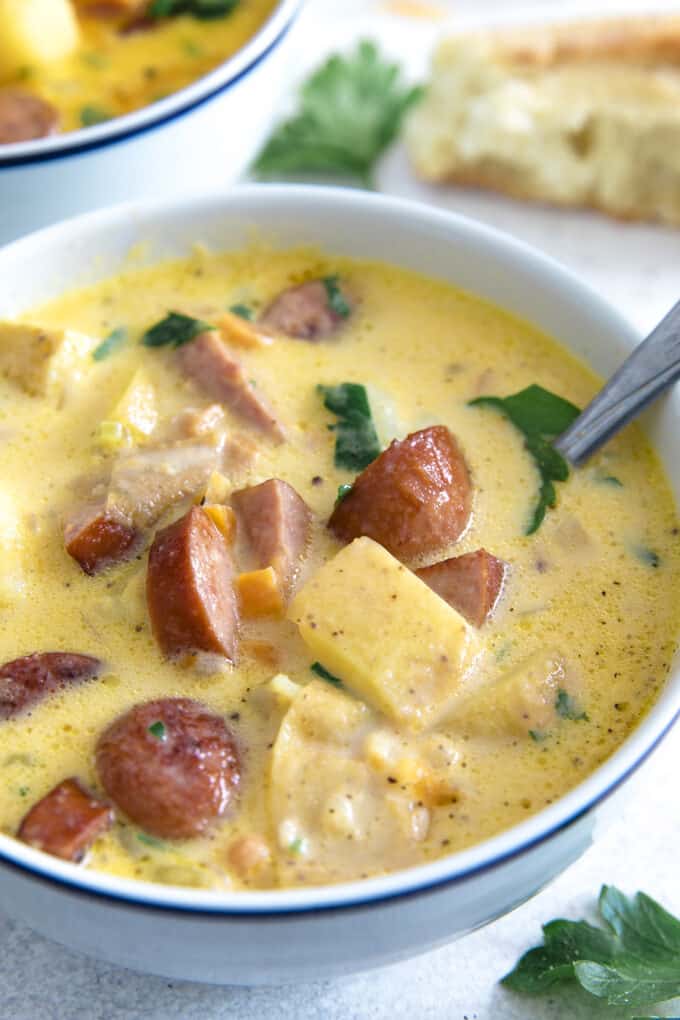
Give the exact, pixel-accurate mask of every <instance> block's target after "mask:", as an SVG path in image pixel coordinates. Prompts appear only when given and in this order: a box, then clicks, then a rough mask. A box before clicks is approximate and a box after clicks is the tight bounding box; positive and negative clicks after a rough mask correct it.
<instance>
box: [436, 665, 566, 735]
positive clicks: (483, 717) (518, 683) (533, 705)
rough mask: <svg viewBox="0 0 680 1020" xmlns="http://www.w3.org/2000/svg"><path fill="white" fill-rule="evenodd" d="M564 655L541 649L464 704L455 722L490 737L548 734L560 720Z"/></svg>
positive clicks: (476, 733) (564, 678) (564, 672)
mask: <svg viewBox="0 0 680 1020" xmlns="http://www.w3.org/2000/svg"><path fill="white" fill-rule="evenodd" d="M567 686H568V685H567V682H566V669H565V664H564V660H563V658H562V656H561V655H560V654H559V653H558V652H554V651H545V650H542V651H539V652H535V653H534V654H533V655H531V656H529V658H528V659H525V660H524V662H522V663H520V664H519V666H517V667H516V668H515V669H513V670H511V671H510V672H509V673H506V674H505V676H502V677H501V679H500V680H499V681H498V682H497V683H495V684H492V685H490V686H488V687H484V688H482V689H481V690H480V692H479V694H476V695H473V696H472V697H471V698H470V700H469V701H466V702H465V704H463V705H461V706H460V710H459V711H457V712H456V714H455V717H454V719H455V723H456V724H457V726H459V727H460V728H461V729H463V730H464V731H465V732H466V733H470V734H475V735H480V736H490V737H503V736H509V737H526V736H528V735H529V734H530V733H534V734H536V735H537V736H539V735H541V736H542V735H545V734H546V733H547V732H548V731H549V730H550V729H551V728H553V727H554V726H555V725H556V724H557V722H558V721H559V719H558V714H557V698H558V694H559V692H560V690H566V688H567Z"/></svg>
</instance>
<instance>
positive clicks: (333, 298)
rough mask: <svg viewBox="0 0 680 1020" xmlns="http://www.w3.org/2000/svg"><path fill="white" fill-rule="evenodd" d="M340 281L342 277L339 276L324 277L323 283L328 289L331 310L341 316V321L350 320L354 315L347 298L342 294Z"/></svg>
mask: <svg viewBox="0 0 680 1020" xmlns="http://www.w3.org/2000/svg"><path fill="white" fill-rule="evenodd" d="M339 281H340V277H338V276H324V277H323V279H322V281H321V282H322V283H323V285H324V287H325V288H326V295H327V298H328V307H329V308H330V310H331V311H332V312H335V314H336V315H339V316H340V318H341V319H348V318H349V317H350V315H351V314H352V309H351V308H350V306H349V304H348V302H347V298H346V297H345V295H344V294H343V293H342V288H341V287H340V282H339Z"/></svg>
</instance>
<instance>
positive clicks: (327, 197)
mask: <svg viewBox="0 0 680 1020" xmlns="http://www.w3.org/2000/svg"><path fill="white" fill-rule="evenodd" d="M296 203H297V204H298V206H299V212H300V214H301V215H303V216H304V215H305V214H306V215H307V218H308V220H310V219H311V217H312V216H313V215H314V211H315V207H316V208H318V207H323V208H324V209H325V210H326V211H327V212H328V214H329V215H330V214H333V215H335V216H336V217H340V216H348V217H355V218H361V219H362V220H365V218H367V217H368V218H372V219H373V220H374V221H376V225H379V223H380V222H381V221H382V222H383V224H387V225H389V223H390V222H395V223H397V224H401V226H402V228H403V225H404V223H406V222H408V220H409V219H413V218H417V219H418V220H419V221H420V226H422V227H423V228H427V229H428V230H431V231H432V232H434V233H435V234H436V235H438V236H439V237H440V238H441V237H442V236H445V237H447V238H448V239H449V240H450V241H451V243H454V242H455V243H460V244H465V242H466V241H467V242H470V243H473V244H476V245H477V247H478V248H482V249H484V251H485V254H487V255H488V258H489V259H490V260H491V261H494V260H495V261H496V262H498V263H504V264H505V265H507V264H508V263H509V262H512V264H513V265H516V266H517V267H518V269H517V271H518V273H520V274H521V273H525V274H529V275H531V276H532V277H534V278H535V280H536V283H537V284H539V285H540V284H544V285H545V286H547V287H549V288H552V289H553V290H554V289H555V288H556V289H557V290H558V291H559V292H560V293H561V294H562V296H563V297H565V298H566V299H567V300H568V302H569V303H570V304H571V305H573V306H576V305H581V306H582V305H587V306H588V307H589V309H590V312H591V314H592V315H593V317H597V318H598V319H600V320H602V321H603V322H604V323H605V326H606V329H607V330H608V331H609V332H611V334H612V335H616V336H617V337H618V338H619V339H622V340H624V341H625V343H626V345H627V346H628V347H630V348H632V347H633V346H634V345H635V344H636V343H637V342H639V340H640V336H639V334H638V332H637V331H636V330H635V329H634V328H633V327H632V326H631V324H630V323H629V322H628V321H627V320H626V319H624V318H623V317H622V316H621V315H620V313H619V312H617V311H616V310H615V309H614V308H613V307H612V306H610V305H609V304H608V303H607V302H606V301H605V300H604V298H602V297H601V296H600V294H599V293H598V292H596V291H595V290H594V289H591V288H590V287H589V286H588V285H587V284H585V283H584V282H583V281H581V280H580V279H579V278H578V277H577V276H576V275H575V274H574V273H572V272H571V271H570V270H569V269H567V268H565V267H563V266H561V265H560V264H559V263H558V262H556V261H555V260H554V259H552V258H550V257H549V256H547V255H544V254H543V253H542V252H540V251H538V250H537V249H535V248H533V247H532V246H530V245H528V244H526V243H525V242H523V241H521V240H518V239H517V238H515V237H512V236H511V235H508V234H506V233H504V232H502V231H500V230H497V229H496V228H494V227H491V226H488V225H486V224H483V223H479V222H476V221H474V220H472V219H469V218H468V217H465V216H462V215H460V214H458V213H452V212H449V211H447V210H442V209H438V208H434V207H432V206H428V205H425V204H424V203H419V202H413V201H407V200H405V199H401V198H394V197H390V196H385V195H378V194H374V193H366V192H360V191H355V190H353V189H349V188H330V187H328V188H326V187H313V186H308V185H286V184H283V185H281V184H276V185H274V184H266V185H262V184H258V185H245V186H241V187H237V188H232V189H230V190H229V191H227V192H224V191H223V192H218V193H214V194H209V195H199V196H187V197H182V198H180V199H177V198H171V199H163V200H158V201H155V202H153V203H149V202H134V203H125V204H122V205H118V206H113V207H110V208H108V209H104V210H98V211H96V212H93V213H87V214H85V215H82V216H78V217H76V218H74V219H71V220H66V221H65V222H63V223H57V224H55V225H53V226H50V227H47V228H45V229H43V230H40V231H37V232H35V233H33V234H29V235H28V236H27V237H24V238H22V239H19V240H18V241H14V242H12V243H11V244H9V245H7V246H6V247H5V248H3V249H0V279H1V278H2V276H3V265H4V264H7V265H8V266H11V265H12V264H16V263H17V262H19V263H21V262H28V261H29V260H30V258H31V255H32V254H33V253H35V254H36V256H37V257H40V254H41V253H42V254H43V256H44V253H45V251H47V252H48V253H49V252H55V253H56V252H58V251H59V249H60V248H61V247H64V245H73V244H74V242H75V243H77V242H78V240H84V239H87V238H96V239H97V241H98V243H99V244H102V245H103V246H105V244H106V237H107V232H108V234H109V235H111V236H112V237H114V238H115V236H116V234H117V233H118V232H120V231H121V230H126V229H129V225H130V224H131V223H133V224H134V231H135V233H140V232H143V230H144V229H145V226H148V227H150V226H152V225H153V226H155V227H158V226H160V228H161V230H160V235H161V236H162V235H163V231H164V230H168V233H169V232H170V231H171V229H172V228H173V227H176V226H177V225H178V224H179V226H180V229H181V228H182V227H183V225H184V224H185V223H187V224H188V223H191V222H193V221H194V219H200V214H201V213H202V214H206V213H207V212H209V213H210V214H211V215H214V216H215V217H219V216H225V215H228V214H231V213H233V214H236V215H237V216H239V218H240V219H243V213H244V210H245V211H246V214H247V215H253V212H252V207H253V206H257V207H258V215H260V216H265V215H266V211H267V207H268V206H269V207H271V208H275V209H277V208H278V209H281V208H284V209H285V208H286V206H289V207H290V208H291V210H292V208H293V207H295V205H296ZM303 209H304V210H305V213H303ZM328 247H330V246H328ZM397 264H399V260H397ZM430 275H435V274H430ZM467 289H469V288H467ZM666 399H670V398H666ZM676 652H677V649H676ZM674 674H675V677H676V680H677V655H676V664H675V667H674V668H673V669H672V670H671V671H670V672H669V676H668V678H667V680H666V686H665V688H664V689H663V690H662V692H661V695H660V697H659V698H658V699H657V700H656V702H655V703H654V704H653V705H652V706H651V707H650V708H649V710H648V711H647V712H646V714H645V715H644V717H643V718H642V719H641V721H640V722H639V723H638V725H637V726H636V727H635V729H634V730H633V731H632V733H630V734H629V736H628V737H627V738H626V739H625V740H624V741H623V743H622V744H621V745H620V746H619V747H618V748H617V749H616V751H614V753H613V754H612V755H611V756H610V757H609V758H607V759H606V760H605V761H604V762H603V763H601V764H600V765H599V766H598V767H597V768H596V769H595V770H594V771H593V772H591V773H590V774H589V775H588V776H586V777H585V778H584V779H583V780H582V781H581V782H580V783H579V784H577V785H576V786H575V787H573V788H572V789H571V790H568V791H567V792H566V793H565V794H563V795H562V796H561V797H558V798H557V800H556V801H555V802H554V803H553V804H551V805H549V806H548V807H546V808H543V809H542V810H541V811H538V812H536V813H535V814H533V815H532V816H531V817H529V818H528V819H526V820H525V821H523V822H520V823H518V824H516V825H514V826H512V827H510V828H508V829H505V830H503V831H502V832H500V833H499V834H497V835H495V836H493V837H491V838H489V839H486V840H483V841H482V842H480V843H477V844H475V845H473V846H472V847H469V848H467V849H465V850H461V851H457V852H455V853H452V854H449V855H446V856H444V857H440V858H437V859H436V860H434V861H431V862H428V863H427V864H421V865H417V866H415V867H411V868H407V869H401V870H399V871H396V872H391V873H389V874H387V875H380V876H377V877H372V878H368V879H363V880H358V881H352V882H343V883H338V884H335V885H325V886H311V887H308V888H305V889H292V890H291V889H274V890H267V891H263V892H241V891H239V892H227V891H221V890H196V889H186V888H182V887H178V886H164V885H160V884H157V883H151V882H144V881H139V880H136V879H124V878H120V877H117V876H111V875H107V874H106V873H104V872H97V871H89V870H86V869H82V868H81V867H79V866H78V865H75V864H71V863H68V862H64V861H60V860H58V859H57V858H53V857H50V856H49V855H47V854H45V853H42V852H41V851H39V850H36V849H34V848H33V847H29V846H26V845H24V844H22V843H21V842H19V841H18V840H16V839H14V838H13V837H11V836H8V835H5V834H0V867H4V868H8V869H12V870H14V871H15V872H16V874H17V875H21V876H23V877H24V878H27V879H28V880H34V881H39V882H43V883H47V884H48V885H50V886H54V885H56V886H59V887H61V889H62V890H63V891H66V892H67V893H69V894H73V895H81V896H87V897H90V898H92V897H94V898H95V899H98V900H100V901H108V902H109V903H113V904H115V905H116V906H118V907H123V908H125V907H127V908H130V909H140V908H142V909H147V910H151V911H161V912H163V913H174V914H185V915H186V914H190V915H192V917H193V918H196V919H198V918H200V917H204V918H222V919H228V918H230V917H231V918H238V919H239V920H242V919H243V920H247V919H249V918H250V919H257V918H260V919H262V918H266V917H270V918H277V919H286V918H288V919H294V918H296V917H300V916H301V915H305V914H308V913H327V912H335V911H341V910H344V911H347V910H350V911H352V910H360V909H365V908H370V907H373V906H375V905H376V904H381V903H386V902H396V901H399V900H403V899H407V898H411V897H414V896H420V895H424V894H427V893H436V891H437V890H439V889H442V888H445V887H448V886H452V885H455V884H458V883H461V882H464V881H468V880H471V879H474V878H475V877H477V876H481V875H483V874H485V873H486V872H489V871H493V870H494V869H497V868H499V867H501V866H502V865H504V864H506V863H508V862H510V861H512V860H513V859H517V858H520V857H521V856H523V855H524V854H526V853H528V852H530V851H531V850H532V849H534V848H537V847H539V846H540V845H542V844H544V843H547V842H548V841H550V840H552V839H553V838H554V837H556V836H557V835H559V834H560V833H561V832H563V831H565V830H567V829H569V828H570V827H571V826H573V825H575V824H576V823H577V822H578V821H579V820H580V819H582V818H583V817H584V816H585V815H586V814H588V813H589V812H590V811H591V810H592V809H593V808H594V807H595V806H596V805H597V804H599V803H600V802H602V801H603V800H605V799H606V798H607V797H609V796H610V795H611V794H612V793H613V792H614V791H615V790H616V789H617V788H618V787H619V786H620V785H621V784H622V783H623V782H624V781H625V780H626V779H627V778H628V777H629V776H630V775H631V774H632V773H633V772H634V771H635V770H636V769H637V768H638V767H639V766H640V765H641V764H642V763H643V762H644V761H645V760H646V758H647V757H648V756H649V755H650V754H651V753H652V751H653V750H654V749H655V747H656V746H657V745H658V744H659V743H660V741H661V740H662V739H663V738H664V736H665V735H666V734H667V733H668V732H669V731H670V729H671V728H672V726H673V725H674V723H675V722H676V721H677V719H678V718H679V717H680V684H678V683H676V684H675V686H676V688H677V689H676V690H671V688H670V685H671V682H672V681H673V677H674Z"/></svg>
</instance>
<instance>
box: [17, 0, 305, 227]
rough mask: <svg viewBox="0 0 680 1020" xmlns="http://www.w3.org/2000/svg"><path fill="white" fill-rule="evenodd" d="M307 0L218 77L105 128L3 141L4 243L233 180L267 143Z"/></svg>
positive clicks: (288, 0) (288, 7)
mask: <svg viewBox="0 0 680 1020" xmlns="http://www.w3.org/2000/svg"><path fill="white" fill-rule="evenodd" d="M301 4H302V0H280V2H279V3H278V4H277V6H276V7H275V9H274V11H273V12H272V14H271V16H270V17H269V18H268V19H267V21H266V22H265V23H264V24H263V25H262V27H261V28H260V29H259V31H258V32H256V33H255V35H254V36H252V38H251V39H249V40H248V42H247V43H246V44H245V46H243V47H241V49H240V50H238V51H237V52H236V53H235V54H234V55H233V56H232V57H230V58H229V59H228V60H226V61H225V62H224V63H223V64H221V65H220V66H219V67H217V68H215V69H214V70H213V71H211V72H210V73H209V74H207V75H205V76H204V77H202V78H199V79H198V80H197V81H195V82H193V83H192V84H191V85H189V86H187V87H186V88H184V89H180V90H179V91H178V92H175V93H173V94H172V95H170V96H167V97H166V98H165V99H161V100H159V101H158V102H156V103H152V104H151V105H149V106H145V107H143V108H142V109H141V110H136V111H135V112H134V113H129V114H126V115H125V116H123V117H116V118H115V119H114V120H111V121H107V122H106V123H104V124H100V125H98V126H95V127H90V128H87V129H84V130H81V131H71V132H69V133H67V134H63V135H55V136H53V137H50V138H40V139H38V140H36V141H31V142H19V143H17V144H14V145H0V244H3V243H6V242H7V241H10V240H12V239H13V238H15V237H18V236H19V235H20V234H26V233H28V232H29V231H30V230H36V229H37V228H38V227H44V226H47V224H49V223H55V222H56V221H57V220H62V219H64V218H65V217H67V216H74V215H75V214H76V213H82V212H88V211H89V210H90V209H97V208H101V207H102V206H105V205H111V204H113V203H114V202H124V201H129V200H131V199H142V198H150V199H157V198H169V197H170V196H172V195H178V194H181V193H187V192H190V191H194V192H198V191H206V190H211V189H214V188H223V187H226V186H228V185H230V184H233V183H234V182H235V181H237V180H238V178H239V177H240V176H241V175H242V173H243V171H244V170H245V169H246V168H247V167H248V166H249V164H250V162H251V161H252V159H253V158H254V156H255V155H256V153H257V151H258V149H259V148H260V146H261V145H262V143H263V142H264V140H265V138H266V136H267V134H268V132H269V130H270V128H271V125H272V122H273V118H274V114H275V111H276V106H277V104H278V103H279V100H280V96H281V92H282V89H283V87H284V83H285V75H286V71H287V65H288V62H287V58H288V47H287V46H286V41H287V36H288V32H289V29H290V28H291V25H292V23H293V21H294V20H295V16H296V14H297V12H298V10H299V8H300V6H301Z"/></svg>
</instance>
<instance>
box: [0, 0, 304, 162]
mask: <svg viewBox="0 0 680 1020" xmlns="http://www.w3.org/2000/svg"><path fill="white" fill-rule="evenodd" d="M301 5H302V0H280V2H279V4H278V5H277V7H276V9H275V10H274V12H273V13H272V14H271V15H270V17H269V18H268V19H267V21H266V22H265V23H264V25H262V27H261V28H260V29H259V30H258V31H257V32H256V33H255V35H253V36H252V37H251V38H250V39H249V40H248V41H247V42H246V44H245V45H244V46H242V47H241V49H240V50H238V51H237V52H236V53H235V54H234V55H233V56H231V57H229V59H228V60H226V61H225V62H224V63H222V64H220V65H219V66H218V67H216V68H215V69H214V70H213V71H210V72H208V74H206V75H203V77H201V78H199V79H198V80H197V81H195V82H192V83H191V84H190V85H187V86H186V87H185V88H183V89H179V90H178V91H177V92H173V93H172V94H171V95H169V96H166V97H165V98H164V99H159V100H158V101H156V102H154V103H151V104H150V105H148V106H145V107H142V109H140V110H135V111H133V112H132V113H127V114H123V115H122V116H120V117H115V118H114V119H113V120H111V121H106V122H105V123H103V124H98V125H95V126H93V127H88V128H83V129H81V130H79V131H70V132H68V133H66V134H63V135H54V136H51V137H49V138H39V139H37V140H34V141H30V142H16V143H14V144H12V145H4V146H1V147H0V170H3V169H6V168H10V167H20V166H28V165H37V164H39V163H46V162H50V161H52V160H56V159H64V158H67V157H69V156H76V155H80V154H82V153H86V152H91V151H93V150H95V149H101V148H104V147H106V146H108V145H116V144H119V143H120V142H124V141H127V140H129V139H131V138H134V137H135V136H136V135H141V134H145V133H146V132H147V131H153V130H155V129H157V128H160V127H162V126H163V125H164V124H168V123H170V122H171V121H173V120H177V119H178V118H179V117H183V116H184V115H185V114H187V113H190V112H191V111H192V110H195V109H197V108H198V107H200V106H203V105H204V104H205V103H208V102H210V101H211V100H213V99H215V98H216V97H217V96H219V95H221V93H223V92H226V91H227V90H228V89H230V88H232V87H233V86H234V85H236V84H237V82H239V81H240V80H241V79H242V78H244V77H245V76H246V75H248V74H249V73H250V72H251V71H253V70H254V69H255V68H256V67H257V66H258V65H259V64H261V63H262V61H263V60H265V59H266V58H267V57H268V56H269V54H270V53H271V52H272V51H273V50H275V49H276V48H277V46H278V45H279V44H280V43H281V41H282V40H283V39H284V37H285V36H286V35H287V33H288V31H289V30H290V28H291V27H292V25H293V22H294V20H295V17H296V15H297V13H298V10H299V9H300V7H301Z"/></svg>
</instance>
